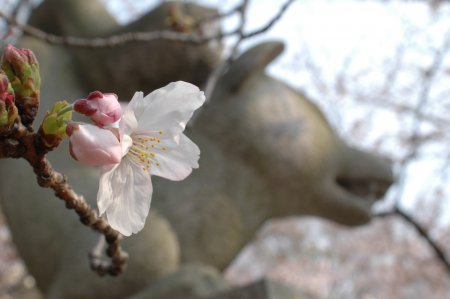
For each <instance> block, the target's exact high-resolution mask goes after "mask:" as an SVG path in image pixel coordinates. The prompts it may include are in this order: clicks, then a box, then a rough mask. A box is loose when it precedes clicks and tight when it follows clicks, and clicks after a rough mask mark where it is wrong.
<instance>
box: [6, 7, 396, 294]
mask: <svg viewBox="0 0 450 299" xmlns="http://www.w3.org/2000/svg"><path fill="white" fill-rule="evenodd" d="M48 1H49V2H55V1H53V0H48ZM62 2H74V1H72V0H68V1H62ZM22 46H28V47H30V48H32V49H33V50H34V51H35V53H36V54H37V57H38V59H39V60H40V62H41V67H42V75H43V84H44V86H43V89H42V94H43V95H42V99H43V101H49V100H57V99H60V97H63V98H65V99H76V98H77V97H81V96H84V95H85V85H84V82H83V81H82V80H81V79H80V75H79V74H77V73H74V72H73V71H72V68H73V61H72V60H71V59H72V58H71V57H76V56H77V55H79V54H77V53H75V54H73V55H74V56H71V55H70V54H68V53H67V52H66V51H64V50H63V49H60V48H54V47H50V46H48V45H45V44H43V43H41V42H38V41H33V40H31V39H28V41H24V43H23V45H22ZM282 49H283V46H282V44H281V43H278V42H268V43H264V44H261V45H258V46H256V47H254V48H252V49H250V50H249V51H247V52H245V53H244V54H242V55H241V56H240V58H238V59H237V61H235V62H234V63H233V64H232V66H231V67H230V69H229V70H228V71H227V73H225V74H224V75H223V76H222V77H221V78H220V79H219V80H218V83H217V87H216V88H215V90H214V92H213V94H212V95H211V96H210V97H209V99H208V103H207V105H206V107H205V108H204V109H203V110H202V111H200V113H198V115H197V117H196V119H195V122H194V123H193V126H192V128H191V129H189V130H188V131H187V135H188V136H189V138H191V139H192V140H193V141H194V142H195V143H196V144H197V145H198V146H199V147H200V149H201V152H202V153H201V158H200V161H199V163H200V168H199V169H198V170H196V171H194V172H193V173H192V175H191V176H190V177H188V179H186V180H185V181H182V182H177V183H175V182H167V181H164V180H159V179H158V178H155V179H154V194H153V203H152V208H151V212H150V216H149V218H148V219H147V223H146V226H145V228H144V229H143V230H142V231H141V232H140V233H139V234H137V235H134V236H132V237H130V238H127V239H126V240H125V242H124V249H125V250H126V251H127V252H128V253H129V254H130V260H129V265H128V269H127V270H126V272H125V273H124V274H123V275H121V276H119V277H103V278H100V277H97V275H96V274H95V273H93V272H91V271H90V270H89V269H88V260H87V253H88V252H89V250H90V249H91V247H92V246H93V245H94V244H95V243H96V239H97V237H98V236H96V235H95V234H94V233H93V232H91V231H89V230H88V229H87V228H86V227H84V226H83V225H81V224H80V223H79V220H78V219H77V217H76V215H75V214H73V212H72V211H68V210H65V209H64V207H63V206H62V203H61V202H59V201H58V200H57V199H56V198H55V197H54V196H53V194H52V192H51V191H50V190H46V189H41V188H39V187H38V186H37V183H36V179H35V177H34V174H33V173H32V171H31V168H30V167H29V166H28V165H27V164H26V162H24V161H17V160H2V161H0V165H1V166H0V170H1V171H0V199H1V204H2V208H3V210H4V212H5V215H6V217H7V220H8V223H9V225H10V228H11V231H12V235H13V239H14V242H15V243H16V245H17V249H18V251H19V253H20V254H21V255H22V257H23V258H24V261H25V263H26V265H27V267H28V270H29V271H30V273H31V274H32V275H33V276H34V277H35V279H36V282H37V286H38V287H39V289H40V290H41V291H42V292H43V294H45V296H46V298H50V299H52V298H65V299H75V298H78V299H81V298H83V299H85V298H99V299H101V298H105V299H106V298H108V299H114V298H133V299H144V298H153V299H159V298H161V299H162V298H171V299H176V298H207V296H212V295H213V294H215V293H217V292H218V291H221V290H224V289H226V288H227V285H226V283H225V281H224V280H223V279H222V277H221V275H220V271H222V270H224V269H225V268H226V267H227V266H228V265H229V264H230V262H231V261H232V260H233V259H234V258H235V256H236V255H237V254H238V253H239V251H240V250H241V249H242V248H243V246H244V245H245V244H247V243H248V242H249V241H250V240H251V238H252V237H253V235H254V233H255V232H256V231H257V230H258V228H259V227H260V226H261V225H262V224H263V223H264V222H265V221H266V220H268V219H271V218H276V217H285V216H292V215H317V216H321V217H325V218H328V219H332V220H334V221H336V222H339V223H343V224H347V225H360V224H364V223H366V222H368V221H369V220H370V214H369V210H370V207H371V205H372V203H373V202H374V201H375V200H376V199H378V198H380V197H382V196H383V195H384V193H385V191H386V190H387V188H388V187H389V186H390V184H391V183H392V180H393V178H392V173H391V169H390V166H389V164H388V163H387V162H386V161H384V160H382V159H380V158H378V157H376V156H374V155H372V154H369V153H366V152H363V151H360V150H358V149H355V148H353V147H350V146H348V145H347V144H346V143H345V142H344V141H343V140H341V139H340V138H339V137H338V136H337V135H336V133H335V132H334V131H333V129H332V128H331V127H330V125H329V124H328V122H327V120H326V119H325V117H324V116H323V114H322V113H321V112H320V111H319V110H318V108H317V107H316V106H315V105H314V104H312V103H311V102H310V101H309V100H308V99H307V98H306V97H305V96H304V95H302V94H300V93H299V92H298V91H295V90H294V89H292V88H290V87H288V86H287V85H286V84H284V83H282V82H280V81H278V80H276V79H274V78H271V77H270V76H268V75H266V74H265V72H264V69H265V67H266V65H267V64H268V63H270V62H271V61H272V60H273V59H274V58H275V57H276V56H278V54H279V53H280V52H281V51H282ZM149 55H151V53H149ZM52 57H53V58H55V57H56V59H51V58H52ZM98 59H100V58H98ZM129 59H130V61H131V59H132V58H131V57H130V58H129ZM100 64H101V63H100ZM149 69H151V66H149ZM63 74H64V75H63ZM124 76H125V77H124V78H126V75H124ZM142 76H143V77H145V76H144V75H142ZM81 77H82V75H81ZM51 78H58V80H52V79H51ZM141 79H142V78H141V77H140V75H139V76H137V77H133V80H137V81H139V80H141ZM177 79H178V78H174V80H177ZM142 80H143V79H142ZM94 83H95V82H94ZM46 84H47V85H46ZM102 84H105V85H104V86H102V88H105V89H103V90H102V91H105V92H110V91H115V90H114V88H115V85H114V82H111V84H110V85H109V86H108V85H107V82H103V83H102ZM122 91H123V93H124V94H125V93H126V92H127V91H125V89H123V90H122ZM45 105H47V107H48V106H49V104H48V103H43V106H45ZM41 113H42V111H41ZM49 159H50V161H51V162H52V163H53V166H54V168H55V169H56V170H58V171H61V172H62V173H65V174H66V175H67V176H68V178H69V182H71V183H72V185H73V186H74V188H75V190H76V191H77V192H80V193H82V194H84V195H85V197H86V198H87V199H91V200H94V199H95V198H96V192H97V188H98V173H97V171H96V170H95V169H93V168H88V167H81V166H80V165H78V164H76V162H75V161H72V159H71V158H70V157H69V155H68V150H67V146H66V145H63V146H61V147H60V148H58V149H57V150H56V151H55V152H52V153H50V155H49ZM92 205H95V203H94V202H92Z"/></svg>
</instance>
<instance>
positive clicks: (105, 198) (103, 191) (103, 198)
mask: <svg viewBox="0 0 450 299" xmlns="http://www.w3.org/2000/svg"><path fill="white" fill-rule="evenodd" d="M119 165H120V164H116V165H112V166H105V167H103V168H102V174H101V176H100V182H99V185H98V193H97V205H98V210H99V213H100V215H102V214H103V213H104V212H105V211H106V209H107V208H108V207H109V205H110V204H111V203H112V202H113V192H112V188H111V177H112V176H113V174H114V171H115V170H116V168H117V167H119Z"/></svg>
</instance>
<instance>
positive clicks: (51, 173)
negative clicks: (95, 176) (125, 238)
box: [0, 122, 128, 276]
mask: <svg viewBox="0 0 450 299" xmlns="http://www.w3.org/2000/svg"><path fill="white" fill-rule="evenodd" d="M41 138H42V137H41V136H40V135H39V134H37V133H34V132H33V130H32V129H27V128H26V127H25V126H23V125H22V124H21V123H20V122H18V123H16V124H15V125H14V128H13V129H12V133H11V134H10V135H9V136H7V137H3V138H1V139H0V158H7V157H12V158H20V157H21V158H24V159H25V160H27V161H28V163H29V164H30V165H31V166H32V167H33V170H34V173H35V174H36V178H37V182H38V184H39V186H41V187H43V188H51V189H53V190H54V191H55V195H56V196H57V197H59V198H60V199H62V200H63V201H64V202H65V204H66V207H67V208H68V209H73V210H75V212H76V213H77V215H78V216H79V218H80V221H81V223H83V224H84V225H86V226H89V227H90V228H92V229H93V230H95V231H97V232H99V233H101V234H103V235H104V236H105V239H106V242H107V243H108V248H107V250H106V253H107V255H108V256H109V257H110V258H111V262H106V261H102V260H101V255H100V256H99V255H90V264H91V268H92V269H93V270H94V271H95V272H97V274H99V275H101V276H102V275H105V274H110V275H113V276H115V275H118V274H120V273H122V272H123V270H124V268H125V265H126V262H127V259H128V255H127V254H126V253H125V252H124V251H123V250H122V249H121V247H120V241H121V240H122V235H120V233H118V232H117V231H115V230H114V229H113V228H112V227H111V226H109V224H108V222H107V221H106V220H104V219H103V218H101V217H100V216H99V215H98V213H97V212H96V211H95V210H94V209H92V208H91V207H90V206H89V205H88V203H87V202H86V200H85V199H84V197H83V196H81V195H79V194H77V193H76V192H75V191H74V190H73V189H72V187H71V186H70V184H69V183H68V182H67V179H66V177H65V176H64V175H62V174H61V173H59V172H57V171H55V170H54V169H53V168H52V166H51V164H50V162H49V161H48V160H47V159H46V158H45V154H46V153H47V152H48V151H49V150H51V148H47V147H45V145H44V143H43V142H42V139H41ZM13 141H14V142H13Z"/></svg>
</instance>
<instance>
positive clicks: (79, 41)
mask: <svg viewBox="0 0 450 299" xmlns="http://www.w3.org/2000/svg"><path fill="white" fill-rule="evenodd" d="M294 1H295V0H289V1H287V2H286V3H285V4H284V5H283V6H282V7H281V9H280V11H279V12H278V13H277V14H276V15H275V16H274V17H273V18H272V19H271V20H270V21H269V22H268V23H267V24H266V25H264V26H262V27H261V28H259V29H256V30H255V31H252V32H249V33H247V34H243V36H242V39H247V38H250V37H253V36H255V35H258V34H261V33H264V32H265V31H267V30H269V29H270V28H271V27H272V26H273V25H274V24H275V23H276V22H277V21H278V20H279V19H280V18H281V17H282V15H283V14H284V12H285V11H286V10H287V8H288V7H289V6H290V4H292V3H293V2H294ZM246 2H248V0H244V3H246ZM242 6H243V5H242V4H241V5H240V6H239V7H238V8H239V9H241V10H242ZM245 6H246V5H245ZM0 17H1V18H3V19H5V20H6V21H7V22H8V24H10V25H11V26H15V27H18V28H19V29H20V30H22V31H23V33H24V34H26V35H28V36H32V37H35V38H38V39H40V40H43V41H45V42H47V43H49V44H53V45H60V46H70V47H78V48H107V47H116V46H121V45H124V44H127V43H131V42H149V41H153V40H158V39H163V40H169V41H177V42H184V43H191V44H204V43H207V42H210V41H213V40H220V39H223V38H225V37H229V36H233V35H236V34H239V32H240V29H239V28H237V29H235V30H232V31H230V32H225V33H218V34H215V35H212V36H202V35H199V34H197V33H182V32H174V31H171V30H161V31H150V32H128V33H124V34H118V35H112V36H109V37H106V38H82V37H73V36H59V35H54V34H50V33H47V32H45V31H42V30H40V29H38V28H36V27H33V26H30V25H26V24H22V23H20V22H19V21H18V20H17V19H16V18H14V17H13V16H9V15H7V14H6V13H4V12H2V11H0Z"/></svg>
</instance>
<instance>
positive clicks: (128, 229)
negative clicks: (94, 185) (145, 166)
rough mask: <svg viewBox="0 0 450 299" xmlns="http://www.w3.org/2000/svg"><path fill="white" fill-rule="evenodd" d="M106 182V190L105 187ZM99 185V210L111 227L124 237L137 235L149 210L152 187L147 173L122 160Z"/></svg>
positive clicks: (105, 175) (125, 159) (103, 177)
mask: <svg viewBox="0 0 450 299" xmlns="http://www.w3.org/2000/svg"><path fill="white" fill-rule="evenodd" d="M108 181H109V182H108ZM108 183H109V187H104V185H107V184H108ZM100 184H101V185H100V186H101V188H100V189H99V194H98V204H99V210H100V213H102V212H106V217H107V219H108V222H109V224H110V225H111V227H112V228H114V229H115V230H117V231H119V232H120V233H121V234H123V235H124V236H129V235H131V234H132V233H137V232H139V231H140V230H141V229H142V228H143V227H144V224H145V219H146V218H147V215H148V212H149V210H150V202H151V198H152V191H153V188H152V182H151V178H150V175H149V173H148V172H146V171H143V170H142V169H141V168H139V166H137V165H135V164H133V163H130V161H129V160H128V158H126V157H125V158H124V159H122V162H121V163H120V165H119V166H117V167H116V168H114V169H112V170H110V171H109V172H106V173H105V174H104V175H103V176H102V178H101V180H100ZM106 197H108V198H106Z"/></svg>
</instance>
